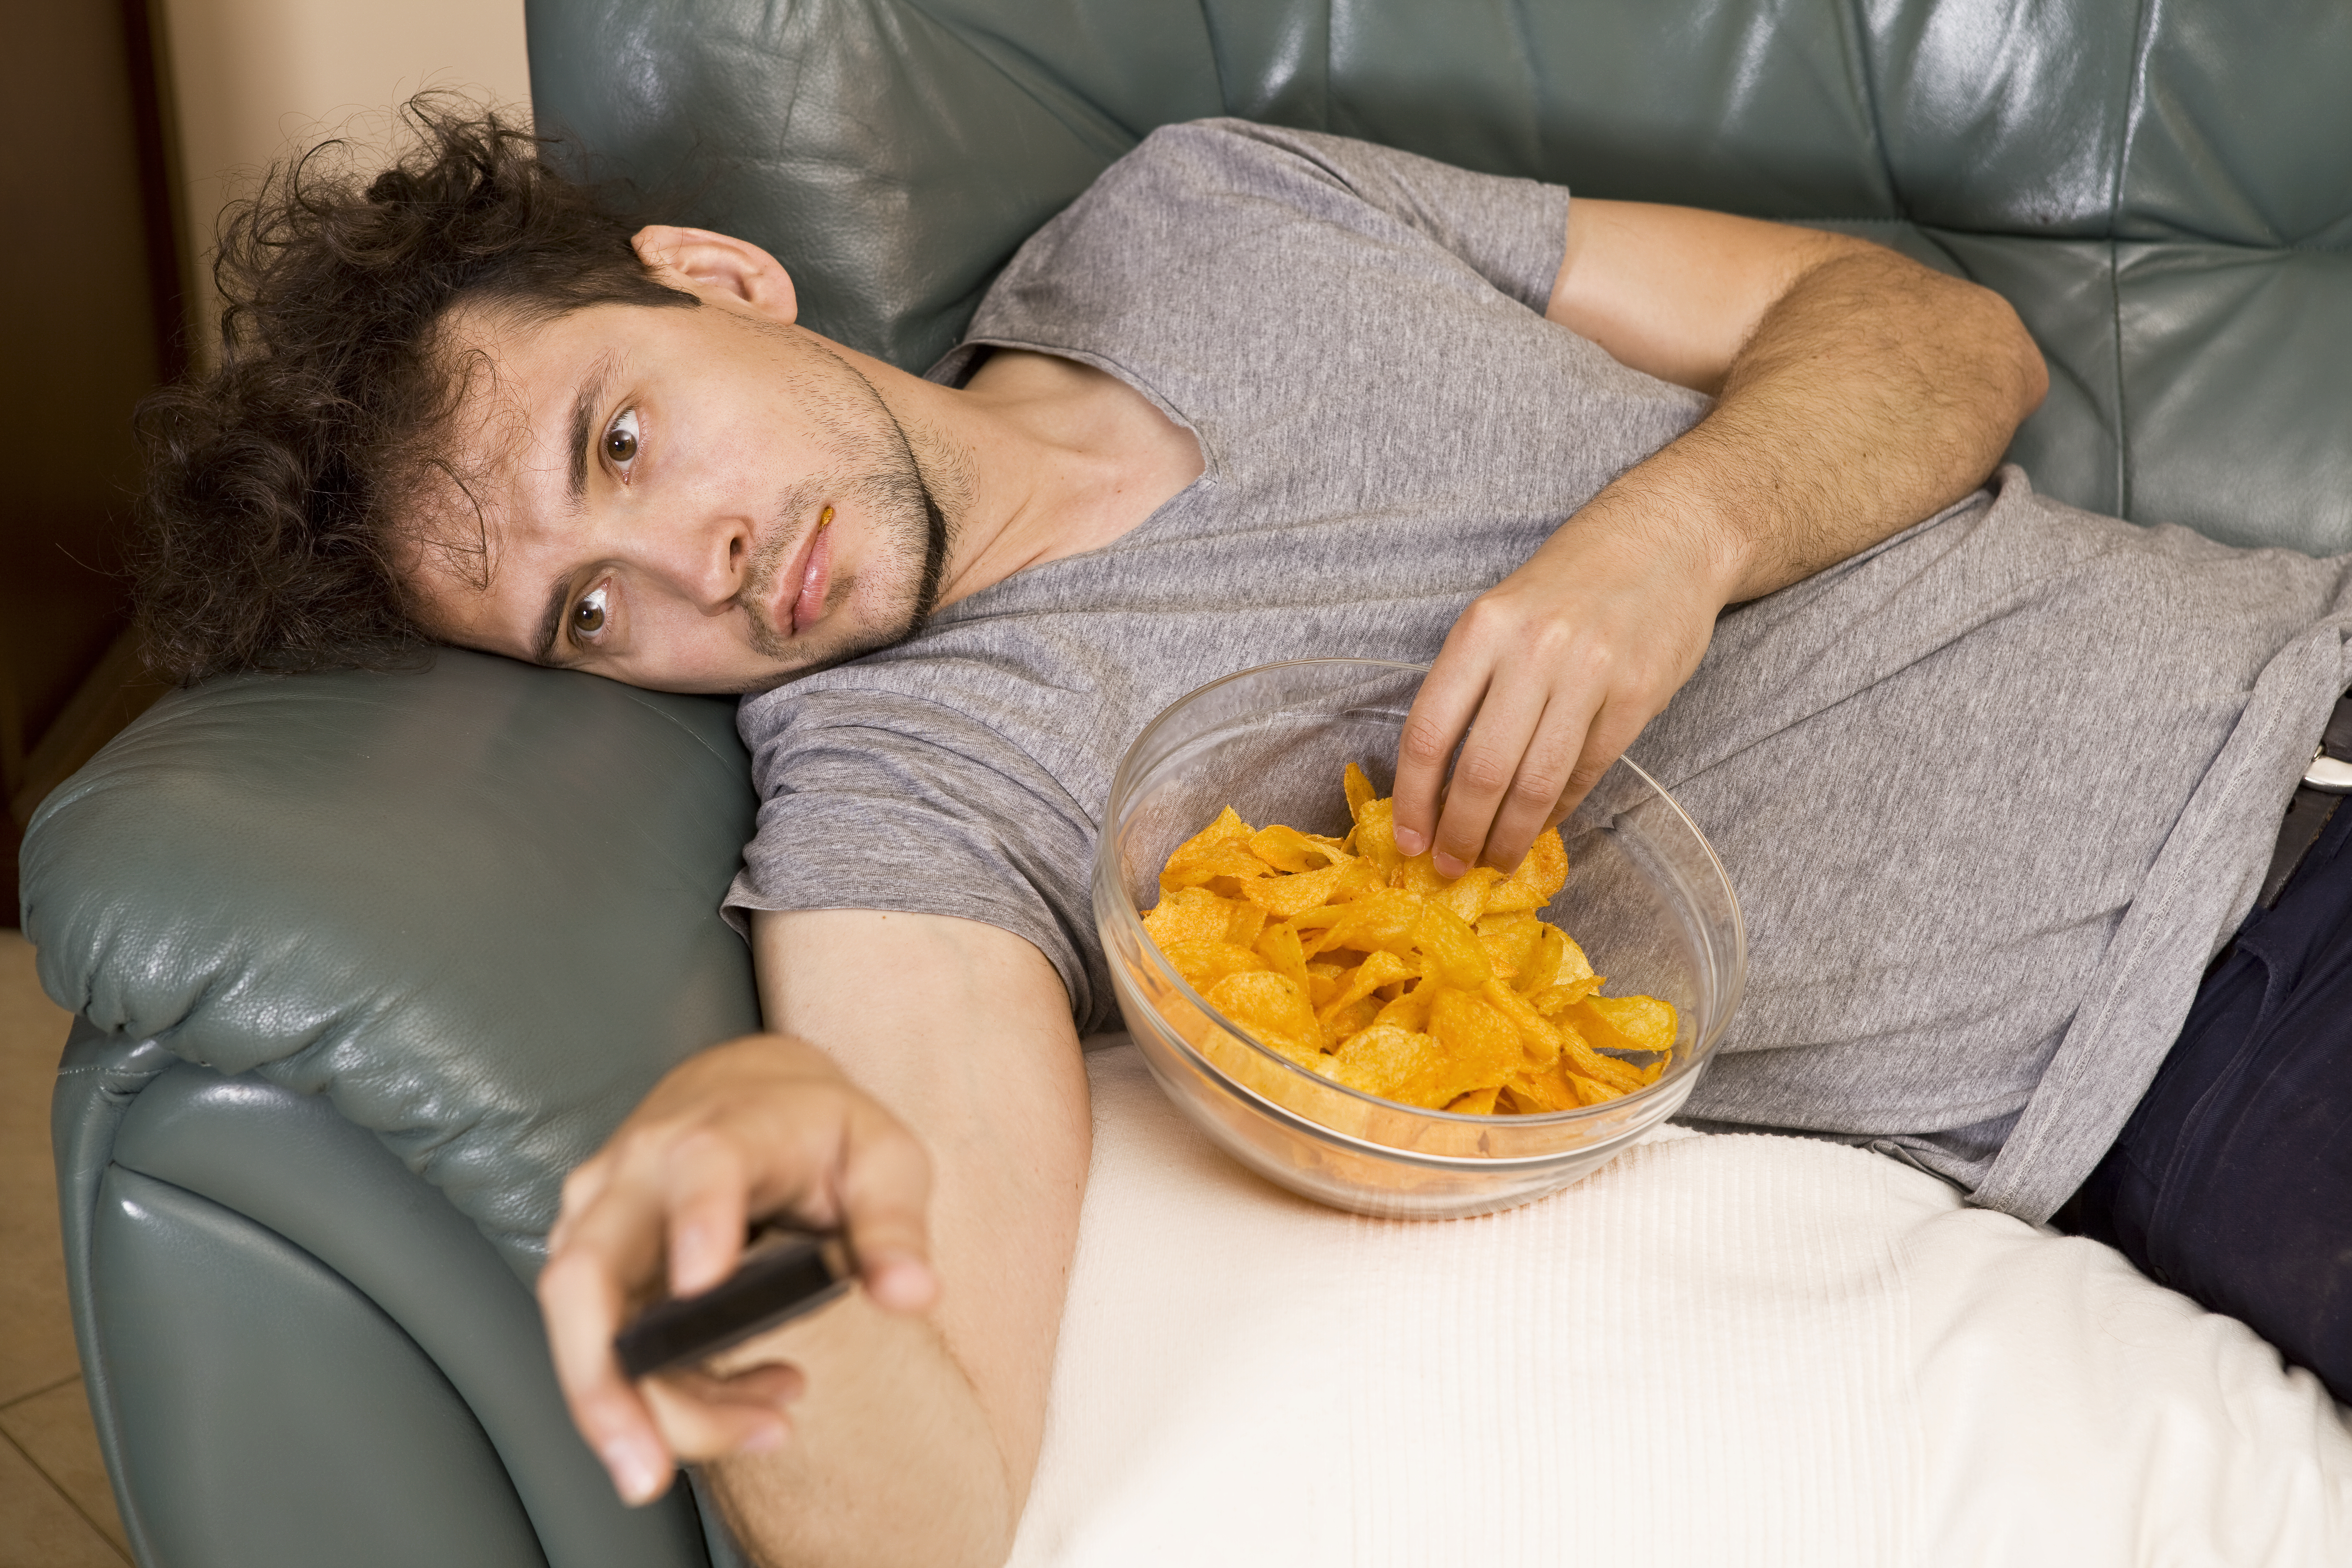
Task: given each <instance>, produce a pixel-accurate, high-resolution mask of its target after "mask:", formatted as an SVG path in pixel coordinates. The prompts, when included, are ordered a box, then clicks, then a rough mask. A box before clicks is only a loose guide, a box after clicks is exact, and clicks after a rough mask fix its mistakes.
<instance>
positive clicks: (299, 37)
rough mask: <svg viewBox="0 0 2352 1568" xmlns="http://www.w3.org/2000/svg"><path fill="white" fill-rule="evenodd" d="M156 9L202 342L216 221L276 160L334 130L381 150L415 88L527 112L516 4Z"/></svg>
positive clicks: (254, 3) (300, 1)
mask: <svg viewBox="0 0 2352 1568" xmlns="http://www.w3.org/2000/svg"><path fill="white" fill-rule="evenodd" d="M161 10H162V13H163V24H164V28H165V33H166V38H165V47H166V49H167V50H168V51H169V58H170V59H171V62H172V83H173V96H174V98H175V99H176V100H177V101H176V103H175V104H174V109H175V110H176V112H177V115H178V119H179V132H180V163H181V168H182V172H183V173H184V175H185V177H186V180H187V198H188V199H187V209H186V210H187V223H188V228H189V247H190V251H191V253H192V254H193V255H194V256H195V257H196V258H197V271H198V272H199V274H200V276H199V278H198V279H197V280H196V281H197V288H198V289H199V293H200V299H199V300H196V301H192V303H193V304H194V306H195V309H194V315H195V318H196V320H197V321H200V322H202V323H204V329H203V331H204V335H205V337H206V338H209V337H210V336H211V335H212V334H211V331H210V323H211V320H212V317H213V314H214V309H213V306H212V302H211V295H210V289H211V285H210V279H209V269H210V267H211V255H212V235H213V223H214V219H215V217H216V216H218V214H219V212H220V208H221V205H222V203H223V202H224V201H226V199H228V197H229V196H230V195H232V194H234V193H235V192H236V191H237V190H238V189H239V188H240V187H241V186H242V185H249V184H251V183H252V181H253V180H254V178H255V177H256V176H257V175H258V174H260V172H261V171H262V170H263V169H265V168H267V167H268V165H269V164H270V163H272V162H273V161H275V160H277V159H278V158H281V157H283V156H285V155H286V154H287V153H289V152H290V151H293V150H295V149H297V148H299V147H300V146H303V145H306V144H308V143H309V142H314V141H317V140H318V139H319V138H320V136H322V135H324V134H327V133H329V132H340V131H346V130H348V131H349V132H352V133H353V134H354V135H356V136H358V137H359V138H361V139H362V140H367V141H381V140H382V139H383V136H384V134H385V132H386V131H387V129H388V127H389V124H390V121H389V115H388V111H389V110H390V109H391V107H392V106H393V105H394V104H396V103H398V102H400V101H401V100H404V99H405V98H407V97H408V96H409V95H410V94H412V93H414V92H416V91H417V90H418V89H422V88H426V87H436V88H441V87H446V88H457V89H465V90H467V91H470V92H473V93H474V94H475V95H477V96H478V97H487V98H488V100H491V101H494V102H496V103H499V104H501V105H508V106H512V107H515V108H519V109H521V110H524V111H525V112H526V113H527V112H528V111H529V109H530V66H529V62H528V61H527V59H526V58H525V56H524V52H523V26H522V0H389V3H388V0H162V6H161Z"/></svg>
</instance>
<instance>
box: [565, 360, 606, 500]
mask: <svg viewBox="0 0 2352 1568" xmlns="http://www.w3.org/2000/svg"><path fill="white" fill-rule="evenodd" d="M612 373H613V356H612V355H611V354H609V353H602V354H598V355H597V356H596V358H595V361H594V363H592V364H590V365H589V367H588V374H587V377H586V379H584V380H583V381H582V382H581V384H580V395H578V396H577V397H575V398H573V399H572V489H571V490H570V491H569V492H568V493H569V496H570V499H571V502H572V510H574V511H577V510H580V508H581V507H583V506H584V505H586V504H587V500H588V445H589V443H590V442H592V441H593V440H594V439H595V438H596V410H597V409H598V408H599V407H601V406H602V405H603V404H604V382H605V380H606V378H607V377H609V376H610V375H611V374H612Z"/></svg>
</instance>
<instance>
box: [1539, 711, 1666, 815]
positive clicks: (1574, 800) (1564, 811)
mask: <svg viewBox="0 0 2352 1568" xmlns="http://www.w3.org/2000/svg"><path fill="white" fill-rule="evenodd" d="M1655 717H1657V714H1656V712H1655V711H1654V710H1652V711H1648V712H1643V711H1641V710H1628V709H1627V708H1626V706H1625V705H1624V704H1622V703H1608V704H1604V705H1603V706H1602V708H1601V711H1600V712H1598V713H1596V714H1594V715H1593V716H1592V726H1591V729H1589V730H1587V731H1585V732H1584V749H1583V750H1582V751H1581V752H1579V753H1578V755H1577V759H1576V766H1575V767H1574V768H1572V769H1571V770H1570V772H1569V775H1568V787H1567V788H1566V789H1564V790H1562V791H1561V792H1560V797H1559V801H1558V803H1557V804H1555V805H1554V806H1553V808H1552V812H1551V814H1550V820H1551V822H1553V823H1555V824H1557V823H1559V822H1560V821H1562V820H1564V819H1565V818H1566V817H1567V816H1568V814H1569V813H1570V812H1572V811H1574V810H1575V809H1576V808H1577V807H1578V806H1580V805H1583V804H1584V797H1585V796H1586V795H1591V793H1592V786H1593V785H1594V784H1599V783H1600V782H1601V774H1603V773H1607V772H1608V771H1609V770H1610V768H1611V767H1612V765H1613V764H1614V763H1616V761H1617V759H1618V758H1619V757H1622V756H1623V755H1624V754H1625V748H1626V747H1628V746H1630V745H1632V744H1633V742H1634V740H1635V739H1636V738H1637V737H1639V736H1640V734H1641V733H1642V728H1643V725H1645V724H1647V723H1649V721H1651V720H1652V719H1654V718H1655Z"/></svg>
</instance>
